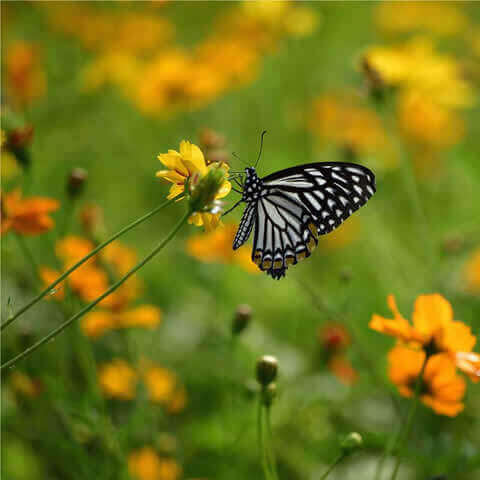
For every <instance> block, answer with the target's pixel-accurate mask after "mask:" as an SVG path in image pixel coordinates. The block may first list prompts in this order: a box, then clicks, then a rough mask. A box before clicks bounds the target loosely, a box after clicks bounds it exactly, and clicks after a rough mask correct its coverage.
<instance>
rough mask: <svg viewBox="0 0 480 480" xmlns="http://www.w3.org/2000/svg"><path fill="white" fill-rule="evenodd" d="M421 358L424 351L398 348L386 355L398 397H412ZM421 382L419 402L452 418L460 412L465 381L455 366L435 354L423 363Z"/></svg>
mask: <svg viewBox="0 0 480 480" xmlns="http://www.w3.org/2000/svg"><path fill="white" fill-rule="evenodd" d="M425 355H426V354H425V352H424V351H417V350H412V349H411V348H408V347H406V346H402V345H397V346H396V347H394V348H393V349H392V350H391V351H390V352H389V354H388V362H389V376H390V379H391V380H392V382H393V383H394V384H395V385H396V386H397V388H398V391H399V392H400V394H401V395H403V396H405V397H411V396H412V395H413V392H414V391H415V384H416V382H417V378H418V375H419V374H420V372H421V370H422V365H423V362H424V360H425ZM421 381H422V384H421V388H420V399H421V401H422V402H423V403H424V404H425V405H427V406H428V407H430V408H431V409H432V410H434V411H435V412H436V413H438V414H440V415H447V416H450V417H454V416H456V415H458V414H459V413H460V412H461V411H462V410H463V408H464V405H463V403H462V399H463V396H464V394H465V381H464V379H463V378H461V377H459V376H458V375H456V373H455V365H454V364H453V362H452V361H451V359H450V357H449V356H448V355H447V354H442V353H440V354H435V355H433V356H431V357H430V358H429V359H428V360H427V363H426V365H425V370H424V373H423V378H422V380H421Z"/></svg>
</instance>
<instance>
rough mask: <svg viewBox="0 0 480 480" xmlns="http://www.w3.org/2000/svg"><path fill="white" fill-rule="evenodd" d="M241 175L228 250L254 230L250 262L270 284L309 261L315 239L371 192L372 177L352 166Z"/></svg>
mask: <svg viewBox="0 0 480 480" xmlns="http://www.w3.org/2000/svg"><path fill="white" fill-rule="evenodd" d="M262 140H263V135H262ZM260 152H261V149H260ZM259 156H260V155H259ZM257 163H258V160H257ZM242 176H244V182H243V184H241V183H240V182H238V184H239V186H240V187H241V188H242V190H241V191H239V190H237V192H238V193H241V194H242V198H241V200H239V202H237V204H236V205H234V207H233V208H235V207H236V206H237V205H239V204H240V203H241V202H245V203H246V208H245V210H244V212H243V216H242V220H241V221H240V225H239V227H238V230H237V233H236V235H235V238H234V241H233V249H234V250H236V249H237V248H239V247H240V246H242V245H243V244H244V243H245V242H246V241H247V240H248V238H249V237H250V234H251V233H252V230H255V232H254V239H253V248H252V260H253V262H255V263H256V264H257V265H258V267H259V268H260V270H262V271H264V272H266V273H267V275H270V276H271V277H272V278H274V279H280V278H282V277H284V276H285V272H286V271H287V269H288V267H290V266H291V265H295V264H296V263H298V262H299V261H300V260H303V259H304V258H307V257H309V256H310V255H311V253H312V251H313V250H314V249H315V248H316V246H317V245H318V238H319V236H320V235H325V234H327V233H329V232H331V231H332V230H334V229H335V228H337V227H338V226H339V225H341V223H342V222H343V221H344V220H346V219H347V218H348V217H349V216H350V215H351V214H352V213H353V212H355V211H356V210H358V209H359V208H360V207H361V206H362V205H364V204H365V203H366V202H367V200H368V199H369V198H370V197H371V196H372V195H373V194H374V193H375V191H376V187H375V175H374V174H373V172H372V171H370V170H369V169H368V168H366V167H364V166H362V165H357V164H355V163H345V162H320V163H308V164H305V165H298V166H295V167H291V168H287V169H285V170H280V171H278V172H275V173H272V174H270V175H267V176H266V177H263V178H259V176H258V175H257V172H256V170H255V167H247V168H246V169H245V171H244V173H242ZM233 208H232V209H230V210H229V211H231V210H233ZM227 213H228V212H227Z"/></svg>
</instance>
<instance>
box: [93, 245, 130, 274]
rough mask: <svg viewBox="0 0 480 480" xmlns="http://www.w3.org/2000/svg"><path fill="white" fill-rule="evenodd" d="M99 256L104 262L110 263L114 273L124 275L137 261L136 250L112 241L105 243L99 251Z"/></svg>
mask: <svg viewBox="0 0 480 480" xmlns="http://www.w3.org/2000/svg"><path fill="white" fill-rule="evenodd" d="M101 256H102V258H103V260H105V262H107V263H108V264H110V265H112V267H113V268H114V269H115V273H116V274H117V275H119V276H123V275H125V274H126V273H127V272H128V271H129V270H131V269H132V268H133V267H134V266H135V264H136V263H137V254H136V252H135V251H134V250H133V249H132V248H129V247H126V246H125V245H122V244H121V243H120V242H113V243H110V244H109V245H107V246H106V247H105V248H104V249H103V250H102V251H101Z"/></svg>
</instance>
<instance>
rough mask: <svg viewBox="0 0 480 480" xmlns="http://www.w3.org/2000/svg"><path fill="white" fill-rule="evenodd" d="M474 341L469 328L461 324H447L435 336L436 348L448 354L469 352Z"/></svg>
mask: <svg viewBox="0 0 480 480" xmlns="http://www.w3.org/2000/svg"><path fill="white" fill-rule="evenodd" d="M476 341H477V339H476V338H475V336H474V335H472V333H471V330H470V327H469V326H468V325H465V324H464V323H463V322H450V323H447V324H446V325H444V327H443V328H441V329H440V330H439V331H438V332H437V333H436V335H435V342H436V344H437V346H438V347H439V348H440V349H441V350H445V351H449V352H470V351H471V350H472V349H473V347H474V346H475V343H476Z"/></svg>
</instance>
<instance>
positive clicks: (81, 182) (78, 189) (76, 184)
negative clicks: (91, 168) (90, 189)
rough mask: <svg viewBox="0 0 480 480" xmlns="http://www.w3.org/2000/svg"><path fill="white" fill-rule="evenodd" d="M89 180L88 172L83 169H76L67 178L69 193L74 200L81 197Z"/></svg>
mask: <svg viewBox="0 0 480 480" xmlns="http://www.w3.org/2000/svg"><path fill="white" fill-rule="evenodd" d="M87 180H88V172H87V171H86V170H85V169H83V168H74V169H73V170H72V171H71V172H70V175H69V176H68V178H67V192H68V194H69V195H70V197H72V198H74V197H77V196H79V195H81V194H82V193H83V191H84V189H85V186H86V185H85V184H86V182H87Z"/></svg>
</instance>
